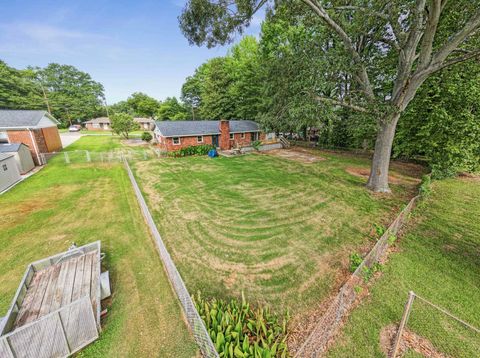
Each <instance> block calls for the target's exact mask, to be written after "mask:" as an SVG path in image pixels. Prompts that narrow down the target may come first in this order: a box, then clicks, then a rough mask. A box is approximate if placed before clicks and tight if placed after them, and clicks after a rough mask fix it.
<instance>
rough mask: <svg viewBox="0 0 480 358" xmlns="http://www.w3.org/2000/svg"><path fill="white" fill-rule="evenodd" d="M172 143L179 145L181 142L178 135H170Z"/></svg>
mask: <svg viewBox="0 0 480 358" xmlns="http://www.w3.org/2000/svg"><path fill="white" fill-rule="evenodd" d="M175 140H177V141H178V143H175ZM172 143H173V145H180V144H181V140H180V137H172Z"/></svg>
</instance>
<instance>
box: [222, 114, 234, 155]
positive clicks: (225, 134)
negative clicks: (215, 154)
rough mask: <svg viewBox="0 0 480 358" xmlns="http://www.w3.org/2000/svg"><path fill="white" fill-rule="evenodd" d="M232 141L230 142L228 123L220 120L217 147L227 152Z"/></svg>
mask: <svg viewBox="0 0 480 358" xmlns="http://www.w3.org/2000/svg"><path fill="white" fill-rule="evenodd" d="M232 142H233V141H231V140H230V122H229V121H225V120H221V121H220V140H219V145H220V149H222V150H228V149H230V148H231V147H232V144H233V143H232Z"/></svg>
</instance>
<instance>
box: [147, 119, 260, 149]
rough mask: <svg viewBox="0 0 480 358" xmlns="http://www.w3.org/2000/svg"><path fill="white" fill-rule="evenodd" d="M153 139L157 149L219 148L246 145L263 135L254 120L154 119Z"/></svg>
mask: <svg viewBox="0 0 480 358" xmlns="http://www.w3.org/2000/svg"><path fill="white" fill-rule="evenodd" d="M154 133H155V140H156V142H157V144H158V146H159V147H160V148H162V149H163V150H166V151H174V150H178V149H180V148H184V147H189V146H194V145H202V144H210V145H213V146H215V147H217V148H220V149H222V150H228V149H231V148H234V147H238V146H248V145H250V144H251V143H252V142H254V141H256V140H263V139H265V134H264V133H263V132H262V131H261V129H260V127H259V125H258V124H257V123H256V122H254V121H248V120H245V121H237V120H235V121H227V120H222V121H156V122H155V132H154Z"/></svg>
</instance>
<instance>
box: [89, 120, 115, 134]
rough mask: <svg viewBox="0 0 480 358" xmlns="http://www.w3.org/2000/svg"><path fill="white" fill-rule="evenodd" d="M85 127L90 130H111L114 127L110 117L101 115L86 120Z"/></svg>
mask: <svg viewBox="0 0 480 358" xmlns="http://www.w3.org/2000/svg"><path fill="white" fill-rule="evenodd" d="M85 128H87V129H88V130H89V131H109V130H111V129H112V127H111V123H110V119H109V118H108V117H99V118H95V119H91V120H89V121H87V122H85Z"/></svg>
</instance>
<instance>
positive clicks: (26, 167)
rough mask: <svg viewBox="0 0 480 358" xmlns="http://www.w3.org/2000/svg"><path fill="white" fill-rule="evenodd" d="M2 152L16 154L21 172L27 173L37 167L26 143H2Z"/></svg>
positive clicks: (0, 150) (0, 146)
mask: <svg viewBox="0 0 480 358" xmlns="http://www.w3.org/2000/svg"><path fill="white" fill-rule="evenodd" d="M0 153H5V154H13V155H14V157H15V161H16V162H17V167H18V170H19V171H20V174H26V173H28V172H29V171H30V170H32V169H33V168H35V163H33V158H32V153H31V152H30V148H29V147H28V145H26V144H23V143H10V144H0Z"/></svg>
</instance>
